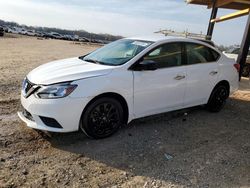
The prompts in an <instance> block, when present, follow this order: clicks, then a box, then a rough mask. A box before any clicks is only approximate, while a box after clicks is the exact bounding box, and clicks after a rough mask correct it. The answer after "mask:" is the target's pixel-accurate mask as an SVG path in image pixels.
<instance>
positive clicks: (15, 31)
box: [9, 27, 18, 34]
mask: <svg viewBox="0 0 250 188" xmlns="http://www.w3.org/2000/svg"><path fill="white" fill-rule="evenodd" d="M9 33H13V34H18V29H17V28H16V27H12V28H9Z"/></svg>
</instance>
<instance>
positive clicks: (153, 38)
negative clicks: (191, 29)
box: [127, 34, 184, 42]
mask: <svg viewBox="0 0 250 188" xmlns="http://www.w3.org/2000/svg"><path fill="white" fill-rule="evenodd" d="M175 38H184V37H172V36H165V35H163V34H153V35H145V36H135V37H128V38H127V39H133V40H144V41H151V42H158V41H163V40H167V39H175Z"/></svg>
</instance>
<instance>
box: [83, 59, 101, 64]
mask: <svg viewBox="0 0 250 188" xmlns="http://www.w3.org/2000/svg"><path fill="white" fill-rule="evenodd" d="M82 60H83V61H87V62H90V63H95V64H103V63H102V62H100V61H97V60H94V59H82Z"/></svg>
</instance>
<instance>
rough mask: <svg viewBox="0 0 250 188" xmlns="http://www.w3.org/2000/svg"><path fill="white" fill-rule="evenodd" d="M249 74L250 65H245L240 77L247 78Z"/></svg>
mask: <svg viewBox="0 0 250 188" xmlns="http://www.w3.org/2000/svg"><path fill="white" fill-rule="evenodd" d="M249 74H250V65H249V64H246V65H244V67H243V69H242V76H244V77H249Z"/></svg>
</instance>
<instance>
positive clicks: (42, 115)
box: [18, 36, 239, 138]
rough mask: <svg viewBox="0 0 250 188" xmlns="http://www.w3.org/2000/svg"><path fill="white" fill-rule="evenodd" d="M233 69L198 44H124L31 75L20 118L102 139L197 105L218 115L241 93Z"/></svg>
mask: <svg viewBox="0 0 250 188" xmlns="http://www.w3.org/2000/svg"><path fill="white" fill-rule="evenodd" d="M238 71H239V65H238V64H236V63H235V61H234V60H233V59H229V58H227V57H226V56H225V55H224V54H222V53H221V52H220V51H219V50H218V49H216V48H214V47H213V46H211V45H209V44H207V43H204V42H201V41H198V40H193V39H188V38H176V37H165V36H149V37H134V38H126V39H121V40H117V41H115V42H112V43H110V44H108V45H106V46H104V47H102V48H99V49H97V50H95V51H93V52H92V53H89V54H87V55H83V56H81V57H75V58H69V59H63V60H57V61H55V62H51V63H47V64H44V65H41V66H40V67H37V68H36V69H34V70H32V71H31V72H30V73H29V74H28V75H27V77H26V78H25V79H24V81H23V86H22V94H21V103H22V106H23V108H24V109H23V112H18V115H19V117H20V118H21V119H22V120H23V121H24V122H26V124H27V125H28V126H29V127H31V128H34V129H40V130H46V131H51V132H71V131H77V130H82V131H83V132H84V133H85V134H86V135H88V136H89V137H92V138H104V137H108V136H110V135H112V134H114V133H115V132H116V131H118V129H119V128H120V126H121V125H123V124H126V123H128V122H130V121H132V120H133V119H137V118H141V117H145V116H149V115H153V114H158V113H163V112H167V111H173V110H177V109H182V108H188V107H191V106H197V105H206V106H207V109H209V110H210V111H212V112H218V111H220V110H221V109H222V108H223V107H224V105H225V103H226V100H227V98H228V97H229V95H230V94H231V93H233V92H234V91H236V90H237V89H238V84H239V81H238V80H239V73H238Z"/></svg>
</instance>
